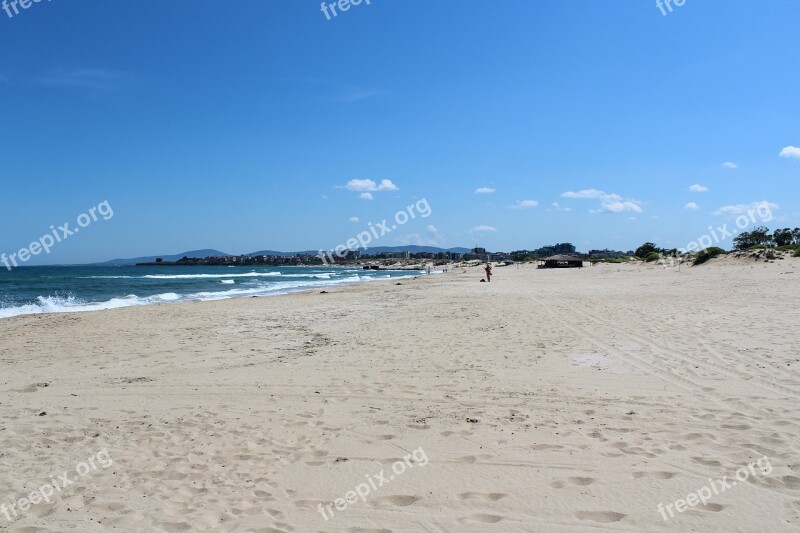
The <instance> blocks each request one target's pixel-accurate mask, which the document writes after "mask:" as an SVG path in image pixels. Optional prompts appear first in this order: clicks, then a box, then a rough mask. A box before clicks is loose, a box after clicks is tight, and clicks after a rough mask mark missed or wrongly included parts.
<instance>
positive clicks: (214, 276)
mask: <svg viewBox="0 0 800 533" xmlns="http://www.w3.org/2000/svg"><path fill="white" fill-rule="evenodd" d="M280 275H281V273H280V272H247V273H245V274H148V275H146V276H142V277H143V278H144V279H220V278H226V279H227V278H272V277H275V276H280Z"/></svg>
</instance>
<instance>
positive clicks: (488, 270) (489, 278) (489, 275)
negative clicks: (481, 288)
mask: <svg viewBox="0 0 800 533" xmlns="http://www.w3.org/2000/svg"><path fill="white" fill-rule="evenodd" d="M484 270H485V271H486V281H489V282H491V281H492V265H491V264H489V263H486V268H484Z"/></svg>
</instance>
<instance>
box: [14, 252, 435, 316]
mask: <svg viewBox="0 0 800 533" xmlns="http://www.w3.org/2000/svg"><path fill="white" fill-rule="evenodd" d="M246 268H248V269H249V268H251V267H249V266H248V267H246ZM270 268H275V267H270ZM285 268H286V269H290V268H291V269H293V268H297V267H296V266H286V267H285ZM316 268H319V267H316ZM326 268H328V267H326ZM331 268H332V267H331ZM346 268H349V269H353V267H346ZM364 272H367V271H366V270H365V271H364ZM368 272H370V273H374V272H385V273H386V274H387V275H388V276H390V279H398V280H400V279H408V278H410V277H415V276H425V275H428V274H425V273H424V272H423V271H422V270H421V269H410V268H409V269H388V268H387V269H384V270H369V271H368ZM398 272H402V273H403V274H402V275H397V276H394V277H391V276H392V274H395V273H398ZM412 273H416V274H412ZM355 275H357V276H359V278H360V279H358V280H337V281H340V282H339V283H334V284H327V285H326V284H324V283H315V282H312V281H309V282H308V283H307V286H305V287H286V288H280V289H277V290H276V291H275V292H267V291H268V290H269V289H270V287H268V286H265V287H263V288H262V290H261V291H259V292H256V293H251V294H247V293H241V294H234V295H231V294H226V293H225V291H219V296H215V295H214V293H202V294H205V296H204V297H202V298H200V297H194V296H195V295H196V294H197V293H194V292H185V293H177V292H166V293H156V294H152V295H149V296H141V295H137V294H132V293H129V294H127V295H122V294H120V295H118V296H114V297H112V298H110V299H108V300H101V301H88V302H80V303H70V304H69V305H68V306H63V307H62V309H60V310H58V311H41V310H31V311H30V312H20V313H17V314H13V315H4V314H3V311H5V310H12V309H13V310H17V309H25V308H32V307H35V306H37V305H41V301H42V299H43V300H45V301H48V300H51V299H53V298H56V299H63V298H61V297H58V296H57V295H58V294H59V293H65V294H70V293H71V291H70V290H67V291H56V292H55V293H54V294H56V296H52V295H50V296H42V295H39V296H37V299H39V300H40V303H39V304H36V303H28V304H20V305H16V306H9V307H5V308H3V307H0V321H2V320H8V319H9V318H15V317H18V316H30V315H44V314H72V313H88V312H98V311H108V310H112V309H122V308H128V307H147V306H151V305H175V304H182V303H196V302H210V301H218V300H237V299H245V298H265V297H275V296H286V295H289V294H295V293H298V292H303V291H314V290H319V289H327V288H332V287H338V286H347V285H355V284H360V283H369V282H373V281H381V280H383V279H385V278H369V277H363V276H361V271H358V272H357V273H355ZM430 275H433V272H432V273H431V274H430ZM231 276H232V277H236V276H235V275H234V274H231ZM219 277H220V278H223V277H225V276H224V275H220V276H219ZM276 277H280V276H276ZM278 283H280V281H278ZM231 285H233V284H231ZM237 287H241V286H240V285H239V286H237ZM232 290H242V289H232ZM244 290H246V289H244ZM124 292H127V291H124V290H123V291H120V293H124ZM167 296H169V298H166V297H167ZM71 298H72V297H69V298H67V301H69V300H70V299H71Z"/></svg>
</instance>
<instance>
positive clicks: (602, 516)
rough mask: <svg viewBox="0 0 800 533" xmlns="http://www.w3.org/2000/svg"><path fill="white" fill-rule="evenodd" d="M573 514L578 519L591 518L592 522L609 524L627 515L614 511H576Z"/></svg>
mask: <svg viewBox="0 0 800 533" xmlns="http://www.w3.org/2000/svg"><path fill="white" fill-rule="evenodd" d="M575 516H576V517H577V518H578V520H591V521H593V522H601V523H603V524H611V523H612V522H619V521H620V520H622V519H623V518H625V517H626V516H627V515H624V514H622V513H615V512H614V511H578V512H577V513H575Z"/></svg>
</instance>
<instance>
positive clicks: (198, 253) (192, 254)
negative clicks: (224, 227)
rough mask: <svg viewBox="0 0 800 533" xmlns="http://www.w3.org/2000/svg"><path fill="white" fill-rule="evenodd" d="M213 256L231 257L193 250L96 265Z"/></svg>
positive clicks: (212, 251) (130, 263)
mask: <svg viewBox="0 0 800 533" xmlns="http://www.w3.org/2000/svg"><path fill="white" fill-rule="evenodd" d="M212 255H230V254H226V253H225V252H220V251H219V250H210V249H209V250H192V251H191V252H183V253H182V254H175V255H148V256H144V257H133V258H131V259H112V260H111V261H106V262H105V263H95V264H98V265H135V264H136V263H153V262H155V260H156V259H158V258H159V257H160V258H162V259H163V260H164V261H177V260H178V259H180V258H182V257H210V256H212Z"/></svg>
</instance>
